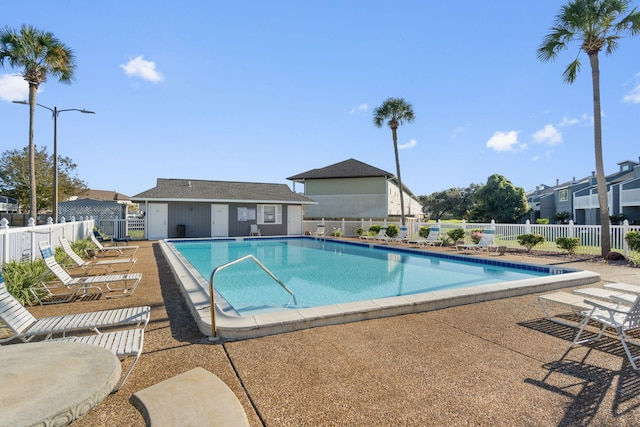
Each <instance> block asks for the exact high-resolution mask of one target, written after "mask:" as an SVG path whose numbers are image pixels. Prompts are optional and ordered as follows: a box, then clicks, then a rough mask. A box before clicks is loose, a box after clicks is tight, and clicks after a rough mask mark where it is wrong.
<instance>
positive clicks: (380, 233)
mask: <svg viewBox="0 0 640 427" xmlns="http://www.w3.org/2000/svg"><path fill="white" fill-rule="evenodd" d="M389 239H391V238H390V237H389V236H387V227H383V228H381V229H380V231H378V234H377V235H375V236H373V240H378V241H381V242H386V241H388V240H389Z"/></svg>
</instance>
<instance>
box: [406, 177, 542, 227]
mask: <svg viewBox="0 0 640 427" xmlns="http://www.w3.org/2000/svg"><path fill="white" fill-rule="evenodd" d="M418 197H419V199H420V202H421V203H422V205H423V208H422V211H423V212H424V214H425V215H426V216H427V217H428V218H429V219H433V220H440V219H445V218H455V219H464V220H466V221H473V222H491V220H495V221H496V222H501V223H514V222H517V221H518V220H520V219H521V218H522V217H523V216H524V215H526V214H527V213H528V212H529V211H530V207H529V204H528V203H527V196H526V193H525V190H524V188H521V187H516V186H515V185H513V184H512V183H511V181H509V180H508V179H507V178H505V177H504V176H502V175H499V174H493V175H491V176H490V177H489V178H488V179H487V183H486V184H485V185H482V184H470V185H469V186H468V187H466V188H460V187H454V188H449V189H446V190H442V191H437V192H435V193H432V194H430V195H428V196H418Z"/></svg>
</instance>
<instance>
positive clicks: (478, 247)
mask: <svg viewBox="0 0 640 427" xmlns="http://www.w3.org/2000/svg"><path fill="white" fill-rule="evenodd" d="M495 238H496V230H483V231H482V237H481V238H480V241H479V242H478V243H477V244H467V245H456V249H457V250H458V251H465V250H475V251H487V252H488V251H489V248H490V247H492V246H493V241H494V240H495Z"/></svg>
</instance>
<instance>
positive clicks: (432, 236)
mask: <svg viewBox="0 0 640 427" xmlns="http://www.w3.org/2000/svg"><path fill="white" fill-rule="evenodd" d="M409 243H415V244H417V245H418V246H442V243H443V242H442V240H440V227H434V226H432V227H430V228H429V234H428V235H427V237H426V238H424V239H423V238H420V237H419V238H418V239H416V240H409Z"/></svg>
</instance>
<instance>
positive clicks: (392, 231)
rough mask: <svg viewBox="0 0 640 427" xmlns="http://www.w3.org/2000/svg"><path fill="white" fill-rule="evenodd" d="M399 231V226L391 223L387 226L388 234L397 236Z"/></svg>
mask: <svg viewBox="0 0 640 427" xmlns="http://www.w3.org/2000/svg"><path fill="white" fill-rule="evenodd" d="M399 232H400V229H399V228H398V227H396V226H395V225H393V224H389V225H388V226H387V236H389V237H396V236H397V235H398V233H399Z"/></svg>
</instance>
